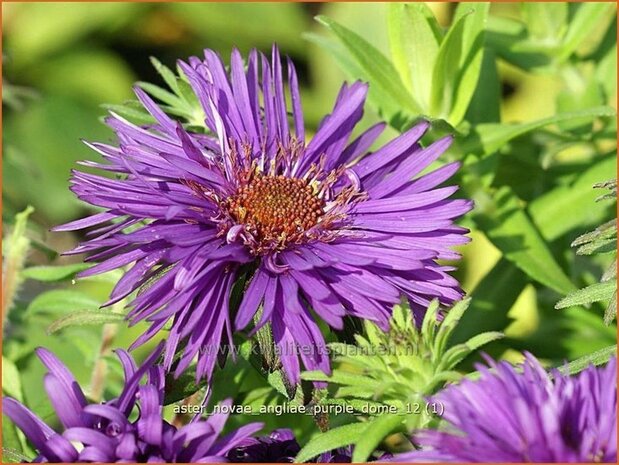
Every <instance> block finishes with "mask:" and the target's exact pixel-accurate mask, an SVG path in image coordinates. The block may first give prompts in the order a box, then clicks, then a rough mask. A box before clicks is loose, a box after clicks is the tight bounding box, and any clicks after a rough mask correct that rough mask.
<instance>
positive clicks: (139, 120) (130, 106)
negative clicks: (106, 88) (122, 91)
mask: <svg viewBox="0 0 619 465" xmlns="http://www.w3.org/2000/svg"><path fill="white" fill-rule="evenodd" d="M101 107H103V108H105V109H106V110H108V111H110V112H113V113H116V114H117V115H118V116H121V117H123V118H125V119H127V120H128V121H131V122H133V123H136V124H154V123H155V122H156V121H155V118H153V117H152V115H151V114H150V113H148V112H147V111H145V110H144V107H143V106H142V105H141V104H140V103H139V102H138V101H137V100H128V101H126V102H124V103H123V104H121V105H116V104H107V103H106V104H103V105H101Z"/></svg>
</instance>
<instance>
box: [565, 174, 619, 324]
mask: <svg viewBox="0 0 619 465" xmlns="http://www.w3.org/2000/svg"><path fill="white" fill-rule="evenodd" d="M595 187H597V188H607V189H609V190H610V193H607V194H604V195H602V196H600V197H598V199H597V200H608V199H612V198H614V199H616V198H617V180H616V179H613V180H612V181H607V182H604V183H600V184H596V185H595ZM572 247H578V248H577V249H576V254H577V255H592V254H611V255H612V256H614V259H613V261H612V263H611V264H610V266H609V267H608V268H607V269H606V271H605V272H604V274H603V275H602V278H601V279H600V282H599V283H595V284H591V285H589V286H587V287H585V288H582V289H578V290H577V291H574V292H572V293H570V294H568V295H567V296H566V297H564V298H563V299H561V300H560V301H559V302H557V305H556V306H555V308H566V307H572V306H574V305H591V304H592V303H594V302H601V301H608V305H607V307H606V311H605V312H604V323H606V324H607V325H609V324H610V323H611V322H612V321H613V320H614V319H616V318H617V219H616V218H615V219H613V220H610V221H608V222H606V223H604V224H602V225H600V226H598V227H597V228H595V229H594V230H593V231H591V232H588V233H585V234H582V235H581V236H578V237H577V238H576V240H574V242H572Z"/></svg>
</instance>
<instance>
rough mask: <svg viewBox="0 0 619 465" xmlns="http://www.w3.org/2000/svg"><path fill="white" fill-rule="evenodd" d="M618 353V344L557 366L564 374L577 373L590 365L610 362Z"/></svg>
mask: <svg viewBox="0 0 619 465" xmlns="http://www.w3.org/2000/svg"><path fill="white" fill-rule="evenodd" d="M616 355H617V345H616V344H615V345H612V346H609V347H605V348H603V349H600V350H598V351H595V352H593V353H592V354H589V355H585V356H584V357H581V358H579V359H578V360H574V361H573V362H570V363H568V364H567V365H562V366H559V367H557V369H558V370H559V371H560V372H561V373H564V374H568V375H575V374H576V373H580V372H581V371H582V370H584V369H585V368H587V367H588V366H590V365H594V366H598V365H602V364H604V363H606V362H608V361H609V360H610V359H611V358H612V357H614V356H616Z"/></svg>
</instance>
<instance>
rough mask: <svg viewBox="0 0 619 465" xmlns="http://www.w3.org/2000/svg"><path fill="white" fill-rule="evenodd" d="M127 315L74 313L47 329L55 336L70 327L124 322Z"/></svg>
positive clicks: (108, 312) (90, 312)
mask: <svg viewBox="0 0 619 465" xmlns="http://www.w3.org/2000/svg"><path fill="white" fill-rule="evenodd" d="M124 319H125V315H123V314H122V313H113V312H111V311H109V310H92V311H89V312H74V313H71V314H69V315H66V316H64V317H62V318H59V319H58V320H56V321H54V322H53V323H52V324H51V325H49V327H48V328H47V333H48V334H53V333H55V332H58V331H60V330H61V329H63V328H67V327H69V326H84V325H102V324H105V323H119V322H121V321H124Z"/></svg>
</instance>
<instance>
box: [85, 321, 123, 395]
mask: <svg viewBox="0 0 619 465" xmlns="http://www.w3.org/2000/svg"><path fill="white" fill-rule="evenodd" d="M117 332H118V325H117V324H116V323H107V324H105V325H103V335H102V338H101V347H100V348H99V355H98V357H97V361H96V362H95V367H94V369H93V372H92V376H91V378H90V397H91V399H92V400H93V401H95V402H101V400H102V398H103V389H104V388H105V377H106V374H107V362H106V361H105V358H104V356H105V355H107V353H108V352H109V351H110V350H111V347H112V344H113V343H114V338H115V337H116V333H117Z"/></svg>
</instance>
